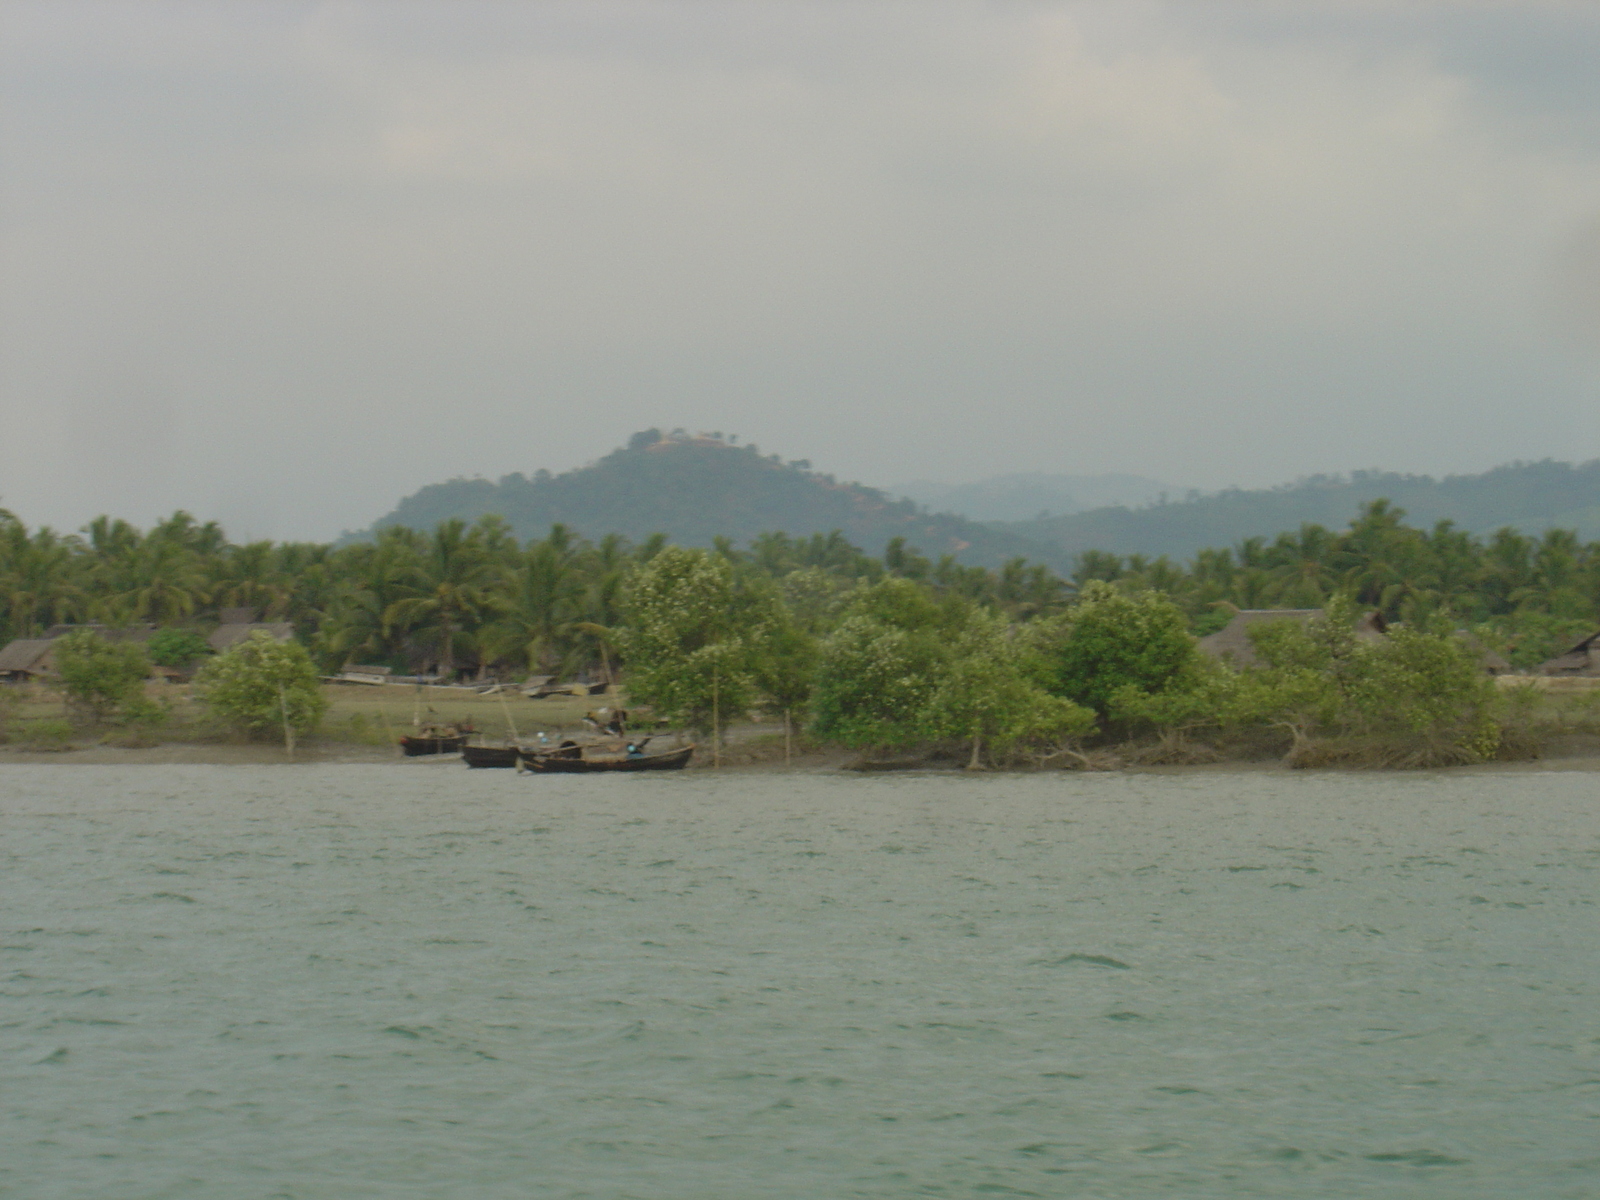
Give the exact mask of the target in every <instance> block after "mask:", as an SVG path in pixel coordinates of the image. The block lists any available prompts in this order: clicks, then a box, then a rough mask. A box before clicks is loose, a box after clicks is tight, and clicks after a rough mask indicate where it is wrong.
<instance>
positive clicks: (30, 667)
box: [0, 624, 156, 683]
mask: <svg viewBox="0 0 1600 1200" xmlns="http://www.w3.org/2000/svg"><path fill="white" fill-rule="evenodd" d="M77 629H87V630H89V631H91V632H93V633H98V634H99V635H100V636H101V637H103V638H105V639H106V641H108V642H147V641H149V640H150V635H151V634H153V633H155V631H156V627H155V626H154V625H134V626H131V627H129V628H127V629H110V628H107V627H106V626H104V625H99V624H89V625H52V626H51V627H50V628H49V629H46V630H45V631H44V635H43V636H42V637H36V638H17V639H16V640H15V641H13V642H10V643H9V644H7V645H6V646H5V647H4V648H3V649H0V681H4V682H6V683H27V682H28V681H29V680H32V679H51V678H54V677H55V675H56V659H55V646H56V643H57V642H58V641H60V640H61V639H62V638H63V637H65V636H66V635H67V634H69V633H71V632H73V631H74V630H77Z"/></svg>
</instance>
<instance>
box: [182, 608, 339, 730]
mask: <svg viewBox="0 0 1600 1200" xmlns="http://www.w3.org/2000/svg"><path fill="white" fill-rule="evenodd" d="M195 695H196V697H197V698H198V699H199V700H200V702H201V703H202V704H203V705H204V706H205V708H206V711H207V712H209V713H210V714H211V715H212V716H213V717H215V718H216V719H218V720H219V721H221V722H222V723H223V724H225V725H228V726H230V727H231V728H233V729H235V730H237V731H238V732H240V733H243V734H245V735H247V736H249V737H276V736H278V735H279V734H280V733H282V732H283V731H284V728H285V726H287V727H288V728H289V729H290V730H292V731H293V732H294V733H295V734H305V733H308V732H310V731H311V730H312V729H315V728H316V727H317V724H318V723H319V722H320V721H321V720H322V717H323V714H324V713H325V712H326V711H327V709H328V701H327V698H326V697H325V696H324V695H323V694H322V681H321V679H320V677H319V676H318V675H317V668H316V666H315V664H313V663H312V661H311V656H310V655H309V654H307V653H306V649H305V647H304V646H302V645H300V644H299V643H298V642H280V641H277V640H276V639H275V638H273V637H272V636H271V635H270V634H267V633H263V632H260V631H257V632H255V633H252V634H251V635H250V636H249V637H248V638H246V639H245V640H244V641H242V642H239V643H238V644H237V645H235V646H233V647H232V648H231V649H229V650H228V651H227V652H226V653H224V654H219V655H217V656H216V657H215V658H213V659H211V660H210V661H209V662H207V663H206V664H205V666H203V667H201V668H200V671H199V674H197V675H196V676H195Z"/></svg>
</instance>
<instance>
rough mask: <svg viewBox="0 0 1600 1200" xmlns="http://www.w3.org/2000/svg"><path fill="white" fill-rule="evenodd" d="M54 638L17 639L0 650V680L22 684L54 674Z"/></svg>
mask: <svg viewBox="0 0 1600 1200" xmlns="http://www.w3.org/2000/svg"><path fill="white" fill-rule="evenodd" d="M55 644H56V639H55V638H18V639H17V640H16V641H14V642H11V643H9V644H8V645H7V646H6V647H5V648H4V649H3V650H0V679H4V680H6V681H7V682H10V683H23V682H26V681H27V680H29V679H36V678H38V677H40V676H43V675H53V674H54V673H55V665H56V664H55V656H54V655H52V654H51V653H50V651H51V650H52V649H53V648H54V647H55Z"/></svg>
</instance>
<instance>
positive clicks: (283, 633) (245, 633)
mask: <svg viewBox="0 0 1600 1200" xmlns="http://www.w3.org/2000/svg"><path fill="white" fill-rule="evenodd" d="M217 616H218V617H219V618H220V619H221V622H222V623H221V624H220V625H218V626H217V629H216V632H215V633H213V634H212V635H211V636H210V637H208V638H207V639H206V645H208V646H210V647H211V648H212V649H213V650H215V651H216V652H217V653H218V654H221V653H222V652H223V651H224V650H229V649H232V648H233V647H234V646H237V645H238V644H239V643H240V642H242V641H244V640H245V639H246V638H248V637H249V636H250V635H251V634H252V633H266V634H270V635H271V637H272V639H273V640H274V641H278V642H287V641H292V640H293V638H294V624H293V623H292V622H289V621H258V620H256V610H255V609H253V608H224V609H222V610H221V611H220V612H219V613H218V614H217Z"/></svg>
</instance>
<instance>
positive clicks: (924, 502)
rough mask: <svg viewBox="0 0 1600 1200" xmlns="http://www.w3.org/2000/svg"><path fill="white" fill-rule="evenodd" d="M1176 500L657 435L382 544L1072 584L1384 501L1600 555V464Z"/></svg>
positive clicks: (1137, 479) (481, 489)
mask: <svg viewBox="0 0 1600 1200" xmlns="http://www.w3.org/2000/svg"><path fill="white" fill-rule="evenodd" d="M1171 492H1172V489H1169V488H1168V487H1167V486H1166V485H1164V484H1162V483H1161V482H1160V481H1158V480H1153V479H1147V478H1143V477H1141V476H1135V475H1102V476H1078V475H1049V474H1028V475H1005V476H999V477H996V478H993V479H987V480H982V481H979V482H977V483H968V484H956V485H952V484H939V483H933V482H929V481H918V482H914V483H910V484H903V485H901V486H900V487H899V488H895V489H889V490H880V489H878V488H873V487H868V486H866V485H863V484H858V483H842V482H840V481H839V480H837V479H835V478H834V477H833V476H831V475H827V474H824V473H821V472H819V471H815V470H813V469H812V468H811V464H810V463H809V462H804V461H788V462H785V461H784V460H783V459H781V458H780V456H778V455H775V454H774V455H762V454H761V453H760V451H759V450H758V449H757V448H756V447H755V446H752V445H744V446H735V445H732V444H730V443H728V442H724V441H722V440H719V439H717V438H715V437H706V436H699V437H690V436H686V435H670V436H663V435H661V434H660V432H659V431H657V430H648V431H646V432H644V433H639V434H635V435H634V436H633V438H631V439H630V440H629V443H628V445H627V446H626V447H623V448H621V449H618V450H615V451H613V452H612V453H610V454H608V455H606V456H605V457H604V458H602V459H600V460H599V461H598V462H595V463H592V464H590V465H589V466H585V467H580V468H577V469H575V470H571V471H567V472H564V473H562V474H560V475H553V474H551V473H550V472H548V471H537V472H535V473H534V474H533V475H532V476H527V475H521V474H515V475H507V476H504V477H503V478H501V479H499V480H497V481H490V480H486V479H454V480H450V481H447V482H445V483H437V484H431V485H429V486H427V487H424V488H422V489H421V490H419V491H417V492H415V493H414V494H412V495H411V496H408V497H406V498H405V499H404V500H402V501H401V502H400V503H399V504H398V505H397V506H396V507H395V509H394V510H393V511H392V512H390V513H389V514H388V515H386V516H384V517H382V518H380V519H379V520H378V521H377V522H375V523H374V525H373V527H372V528H373V529H377V528H380V527H382V526H386V525H409V526H412V527H414V528H421V529H427V528H432V527H433V526H434V525H435V524H437V523H438V522H439V521H441V520H444V519H446V518H448V517H462V518H465V519H467V520H472V519H475V518H477V517H479V516H482V515H484V514H486V513H498V514H499V515H501V516H504V517H505V518H506V519H507V520H508V521H510V523H511V525H512V527H513V528H514V529H515V530H516V532H517V534H518V536H520V537H523V538H529V537H535V536H543V535H544V534H545V533H546V532H547V531H548V530H549V527H550V526H551V525H552V524H555V523H557V522H561V523H563V524H566V525H569V526H571V527H572V528H573V529H575V530H576V531H578V532H579V533H581V534H583V535H585V536H586V537H589V538H599V537H602V536H604V535H605V534H608V533H620V534H623V535H624V536H626V537H628V538H630V539H633V540H635V541H637V540H640V539H642V538H645V537H648V536H649V535H650V534H652V533H657V532H660V533H665V534H667V535H668V537H670V538H671V539H672V540H674V541H677V542H680V543H682V544H685V545H702V546H703V545H710V544H711V542H712V540H713V539H714V538H716V537H719V536H720V537H727V538H730V539H731V540H732V541H734V542H735V543H745V542H748V541H749V540H750V539H751V538H753V537H755V536H756V535H758V534H761V533H765V532H771V531H781V532H784V533H788V534H791V535H794V536H802V537H803V536H809V535H810V534H813V533H824V534H825V533H829V532H831V531H833V530H836V529H837V530H840V531H842V532H843V534H844V535H845V537H847V538H849V539H850V541H852V542H853V543H855V544H856V545H858V546H860V547H862V548H863V549H864V550H866V551H868V552H869V553H872V554H878V553H881V552H882V550H883V547H884V544H885V543H886V542H887V541H888V540H889V539H890V538H894V537H903V538H905V539H906V540H907V541H908V542H909V543H910V544H911V545H913V546H915V547H916V548H918V549H919V550H920V551H921V552H922V553H924V554H926V555H929V556H932V557H938V556H940V555H944V554H952V555H954V556H955V557H956V558H957V559H958V560H960V561H962V562H967V563H972V564H979V565H983V566H995V565H998V564H999V563H1001V562H1003V561H1004V560H1006V559H1008V558H1012V557H1016V556H1019V555H1020V556H1023V557H1026V558H1030V559H1034V560H1037V561H1042V562H1046V563H1049V564H1050V565H1052V566H1053V567H1055V568H1056V569H1058V570H1063V571H1065V570H1070V569H1071V566H1072V563H1073V560H1074V559H1075V558H1076V557H1077V555H1079V554H1081V553H1082V552H1083V551H1085V550H1091V549H1092V550H1108V551H1112V552H1114V553H1119V554H1144V555H1149V556H1152V557H1153V556H1156V555H1161V554H1165V555H1169V556H1171V557H1173V558H1175V559H1184V558H1188V557H1191V556H1192V555H1193V554H1194V553H1195V552H1196V551H1198V550H1201V549H1204V548H1205V547H1208V546H1230V545H1235V544H1237V543H1238V542H1240V541H1241V540H1243V539H1245V538H1249V537H1265V538H1271V537H1273V536H1274V535H1276V534H1278V533H1280V532H1284V531H1292V530H1295V529H1298V528H1299V526H1300V525H1302V524H1304V523H1307V522H1314V523H1316V524H1320V525H1324V526H1327V527H1329V528H1332V529H1339V528H1342V527H1344V526H1345V525H1347V524H1348V523H1349V522H1350V520H1351V519H1352V518H1353V517H1354V516H1355V515H1356V512H1357V510H1358V509H1359V508H1360V506H1361V505H1363V504H1365V503H1368V502H1369V501H1372V500H1376V499H1380V498H1383V499H1388V500H1391V501H1393V502H1394V503H1396V504H1398V505H1399V506H1400V507H1401V508H1403V509H1405V510H1406V513H1407V519H1408V521H1409V522H1410V523H1411V524H1413V525H1419V526H1429V525H1432V524H1434V523H1435V522H1437V521H1441V520H1449V521H1453V522H1455V523H1456V524H1457V525H1458V526H1460V527H1462V528H1464V529H1468V530H1471V531H1473V532H1475V533H1480V534H1486V533H1490V532H1492V531H1494V530H1495V529H1498V528H1500V527H1501V526H1507V525H1509V526H1512V527H1514V528H1516V529H1519V530H1521V531H1523V532H1526V533H1539V532H1541V531H1543V530H1545V529H1550V528H1565V529H1576V530H1577V531H1578V532H1579V534H1580V535H1581V536H1582V537H1583V538H1584V539H1585V540H1593V539H1600V460H1597V461H1592V462H1588V463H1584V464H1581V465H1577V466H1574V465H1572V464H1569V463H1559V462H1551V461H1548V460H1547V461H1544V462H1536V463H1515V464H1511V465H1508V466H1503V467H1497V468H1495V469H1494V470H1491V471H1486V472H1484V473H1482V474H1478V475H1451V476H1447V477H1445V478H1443V479H1434V478H1432V477H1430V476H1426V475H1400V474H1393V473H1389V472H1382V471H1356V472H1353V473H1351V474H1350V475H1348V476H1318V477H1315V478H1311V479H1304V480H1300V481H1298V482H1295V483H1291V484H1284V485H1282V486H1280V487H1275V488H1262V489H1254V490H1245V489H1229V490H1226V491H1221V492H1216V493H1212V494H1209V495H1199V494H1197V493H1194V492H1189V493H1187V494H1186V495H1185V497H1184V498H1183V499H1173V498H1172V496H1171ZM895 493H899V495H898V496H897V495H896V494H895ZM1108 499H1115V501H1116V502H1115V503H1107V502H1106V501H1107V500H1108ZM1017 514H1023V515H1022V516H1020V517H1019V516H1017ZM1040 514H1050V515H1040ZM1008 517H1009V519H1007V518H1008ZM349 536H351V537H357V536H362V535H359V534H356V535H349Z"/></svg>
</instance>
